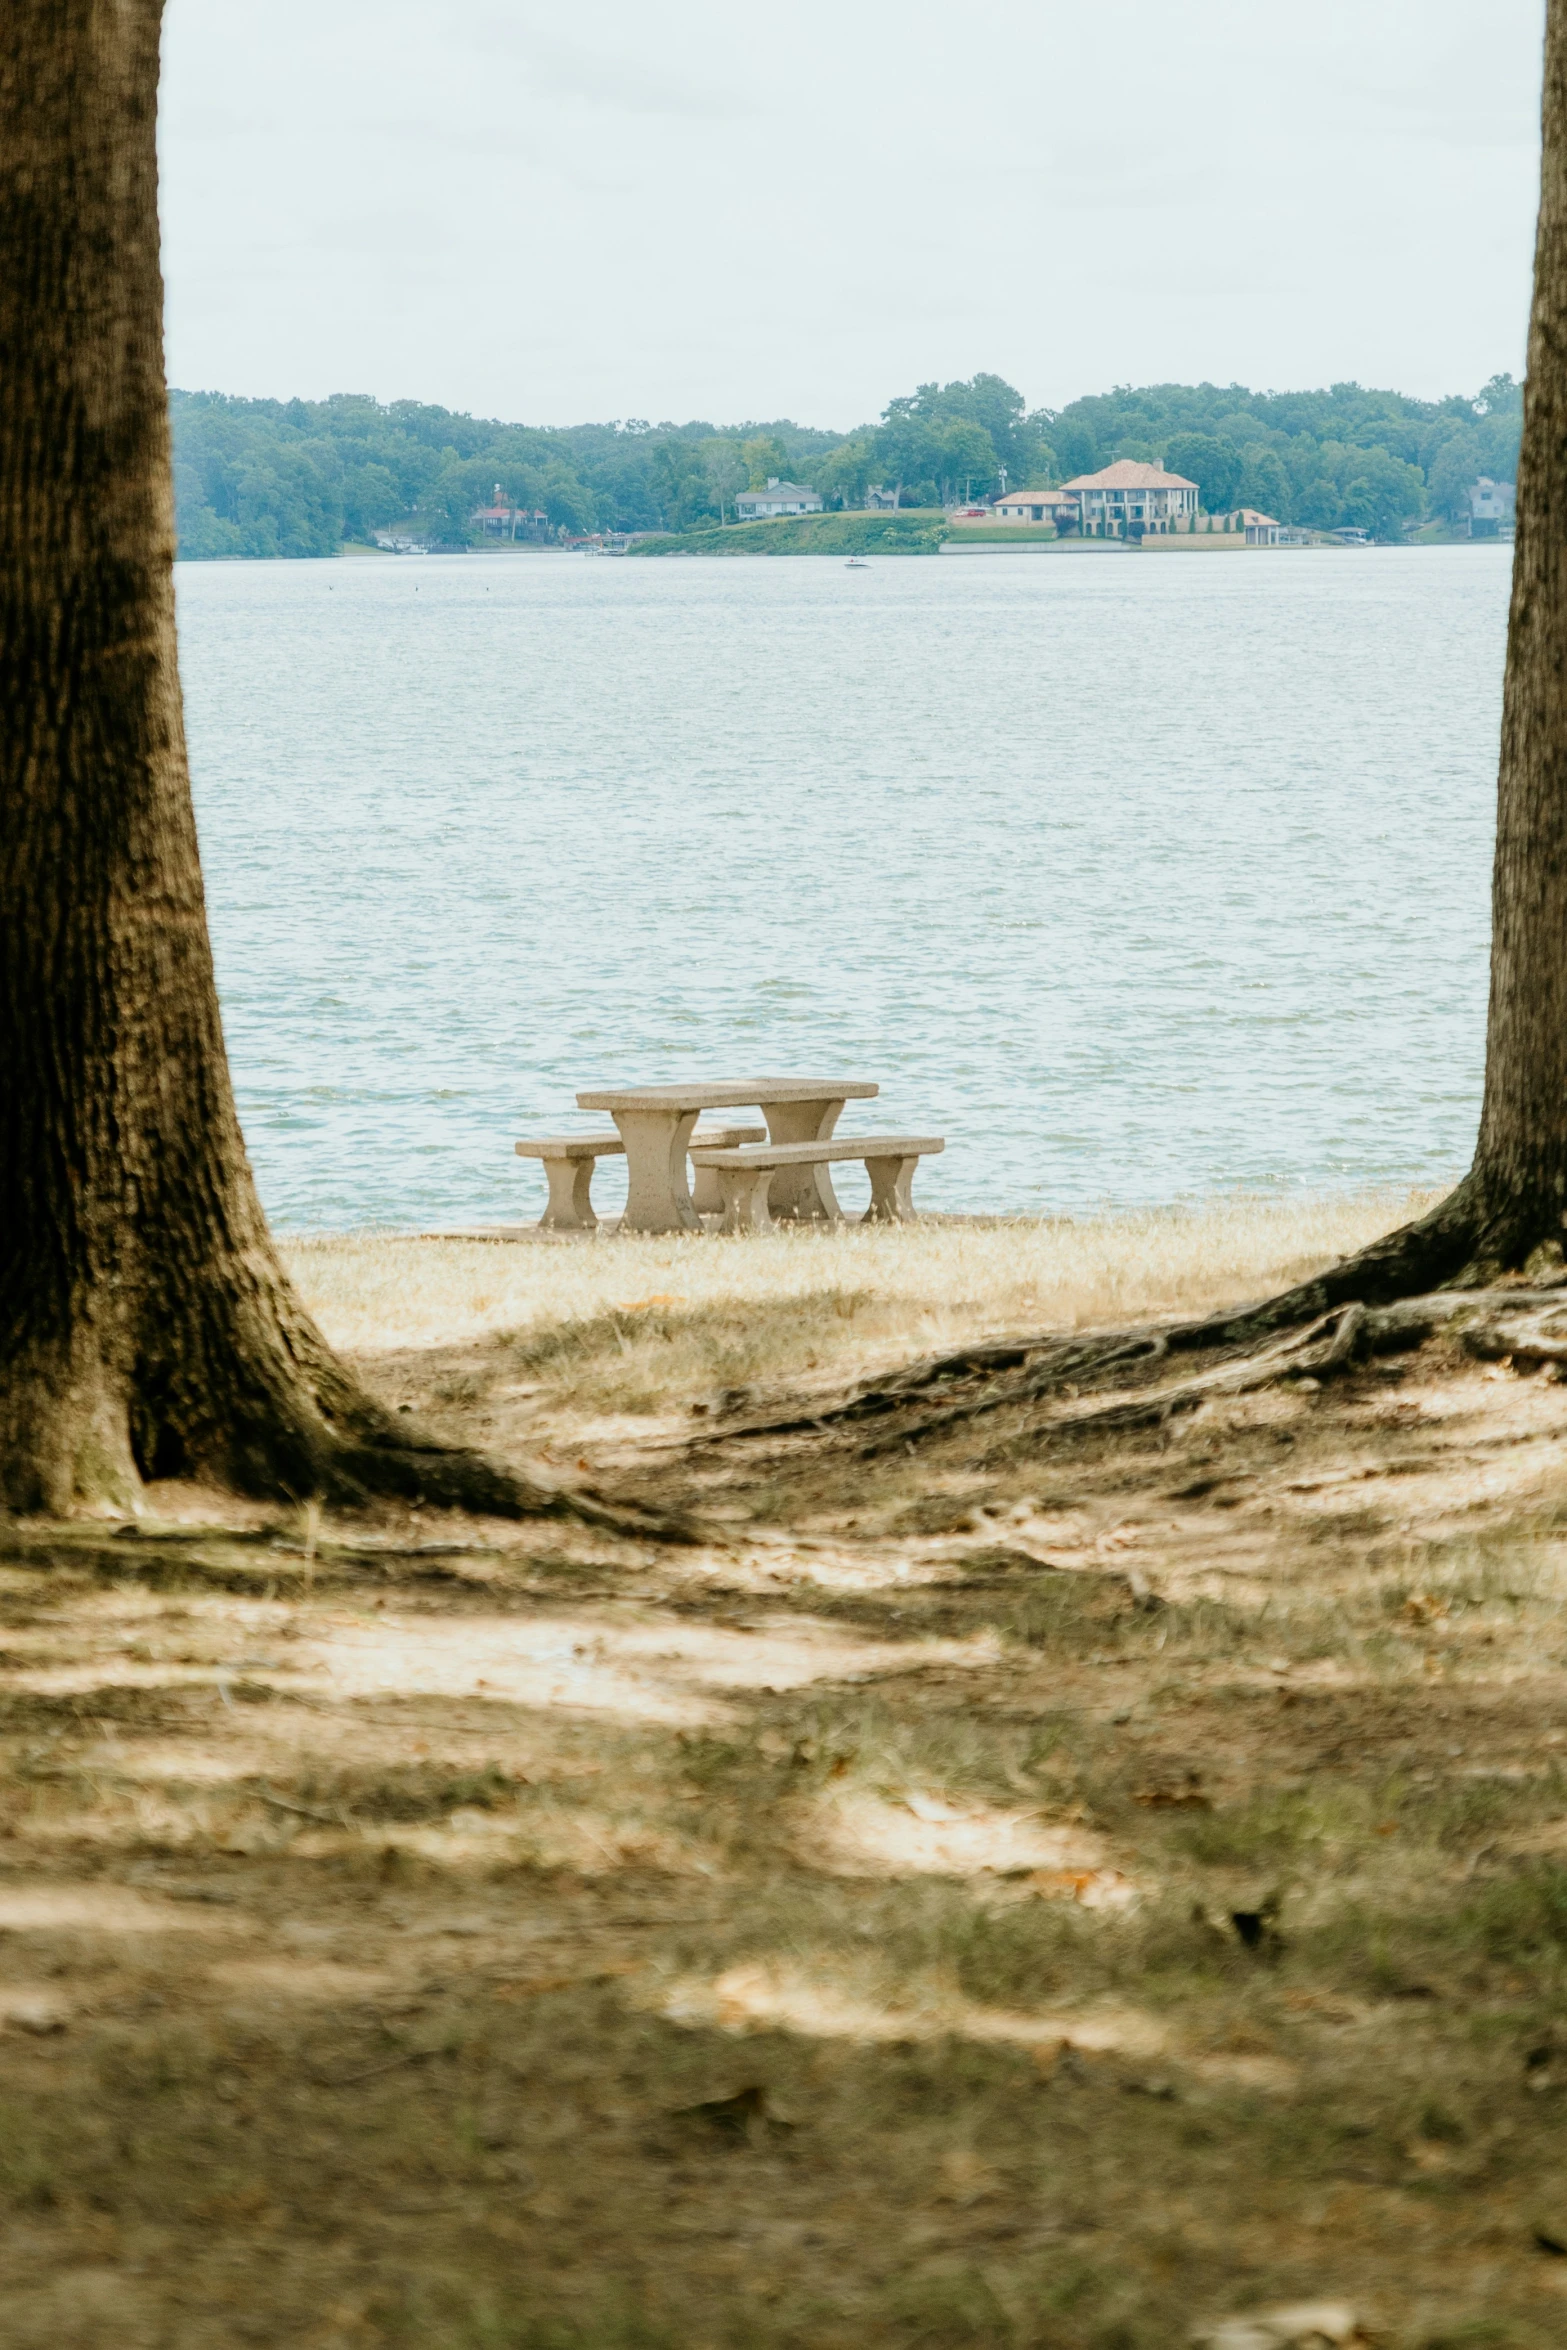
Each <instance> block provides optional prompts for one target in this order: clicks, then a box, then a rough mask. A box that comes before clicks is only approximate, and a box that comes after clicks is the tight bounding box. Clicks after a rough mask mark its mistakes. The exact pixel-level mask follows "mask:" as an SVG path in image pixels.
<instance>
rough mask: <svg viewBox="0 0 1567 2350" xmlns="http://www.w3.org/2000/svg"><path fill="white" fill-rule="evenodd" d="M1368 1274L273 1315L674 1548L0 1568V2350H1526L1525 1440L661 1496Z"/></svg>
mask: <svg viewBox="0 0 1567 2350" xmlns="http://www.w3.org/2000/svg"><path fill="white" fill-rule="evenodd" d="M1407 1205H1408V1203H1405V1202H1394V1201H1392V1200H1387V1199H1383V1200H1375V1201H1359V1202H1347V1203H1344V1202H1339V1203H1328V1204H1323V1203H1307V1204H1304V1205H1300V1206H1292V1205H1288V1204H1284V1203H1270V1204H1265V1205H1259V1204H1257V1203H1231V1204H1230V1205H1228V1206H1225V1207H1222V1208H1217V1209H1213V1210H1209V1211H1204V1212H1203V1213H1202V1214H1194V1215H1191V1216H1186V1217H1181V1216H1166V1217H1156V1216H1149V1217H1138V1218H1128V1219H1124V1220H1112V1221H1106V1222H1097V1223H1080V1224H1075V1225H1066V1224H1053V1225H1047V1226H1043V1227H1026V1226H1018V1225H1000V1226H994V1225H993V1226H986V1225H965V1224H957V1223H953V1224H946V1225H940V1224H938V1225H932V1226H926V1227H921V1228H916V1229H913V1230H910V1231H890V1232H882V1233H856V1232H852V1231H850V1232H844V1233H828V1234H821V1235H816V1234H810V1233H800V1234H781V1235H779V1236H777V1237H776V1239H768V1240H763V1241H742V1242H736V1243H732V1244H731V1243H726V1242H718V1241H713V1240H709V1239H701V1240H695V1241H690V1242H669V1241H662V1242H656V1241H651V1240H635V1241H633V1240H628V1241H626V1242H624V1243H622V1242H619V1241H617V1240H614V1239H603V1240H599V1241H596V1242H592V1243H586V1244H582V1243H566V1242H558V1243H549V1242H530V1243H520V1244H517V1245H497V1246H488V1247H487V1246H484V1245H483V1244H476V1243H459V1242H433V1243H431V1242H394V1241H388V1240H372V1239H367V1238H354V1239H348V1240H340V1241H314V1242H309V1243H302V1244H298V1245H296V1246H295V1247H293V1248H292V1249H291V1251H290V1254H291V1257H292V1260H293V1263H294V1268H295V1271H296V1273H297V1274H298V1276H299V1277H300V1279H301V1281H302V1283H303V1285H304V1286H305V1288H306V1291H307V1293H308V1294H309V1296H310V1298H311V1300H312V1303H313V1305H314V1307H315V1309H316V1311H317V1312H318V1313H319V1315H320V1316H321V1318H322V1320H323V1321H324V1323H325V1325H326V1327H327V1328H328V1330H329V1332H330V1333H331V1335H332V1336H333V1337H334V1338H335V1339H336V1340H337V1341H338V1342H339V1343H341V1344H343V1345H345V1346H347V1347H349V1348H350V1349H351V1350H352V1351H353V1352H354V1353H355V1354H356V1356H357V1358H358V1359H359V1360H360V1362H361V1363H362V1365H363V1366H364V1367H365V1369H366V1372H367V1375H368V1376H370V1377H371V1378H372V1379H373V1380H374V1381H375V1382H376V1383H377V1384H378V1386H379V1387H380V1389H381V1391H382V1392H383V1393H384V1394H385V1395H386V1396H387V1398H388V1400H389V1401H392V1402H393V1403H397V1404H401V1403H408V1404H410V1405H412V1406H414V1407H415V1408H416V1409H417V1410H418V1411H419V1412H420V1413H421V1414H422V1415H425V1416H427V1417H429V1418H430V1419H431V1420H432V1421H434V1423H435V1424H437V1425H438V1426H440V1427H441V1428H443V1429H444V1430H445V1431H446V1432H448V1433H450V1434H452V1435H462V1436H465V1437H467V1438H468V1439H470V1440H475V1441H482V1442H484V1443H486V1444H489V1445H491V1446H492V1447H494V1448H496V1449H498V1450H500V1451H503V1452H507V1453H511V1454H513V1455H515V1456H516V1457H528V1458H531V1459H534V1460H538V1459H541V1458H542V1459H544V1460H545V1461H546V1462H553V1464H554V1466H555V1468H556V1470H557V1472H558V1473H560V1474H567V1473H569V1474H571V1475H572V1476H575V1477H579V1478H583V1479H588V1478H591V1479H592V1480H593V1481H595V1482H596V1483H598V1484H600V1485H602V1486H603V1487H605V1488H607V1489H613V1490H620V1491H625V1492H627V1493H631V1492H636V1493H639V1494H644V1495H650V1496H653V1497H656V1498H659V1499H661V1500H664V1501H666V1502H670V1503H678V1504H679V1505H680V1506H682V1507H684V1508H686V1509H688V1510H691V1511H694V1512H696V1513H698V1514H699V1515H701V1516H702V1517H703V1518H704V1520H705V1521H706V1523H707V1525H708V1527H709V1528H710V1529H711V1531H712V1536H713V1538H712V1539H711V1540H710V1541H709V1542H707V1543H706V1544H705V1545H702V1546H697V1547H691V1548H685V1549H661V1548H658V1547H655V1546H653V1545H651V1544H647V1543H632V1542H622V1541H618V1540H610V1539H606V1538H603V1537H600V1536H597V1535H594V1534H590V1533H588V1532H586V1531H584V1530H574V1529H572V1528H570V1527H563V1526H561V1525H558V1524H541V1525H534V1526H526V1527H520V1528H519V1527H513V1526H505V1525H498V1524H494V1523H487V1522H480V1521H472V1520H461V1519H453V1518H449V1517H446V1516H444V1515H438V1514H436V1513H431V1512H428V1511H422V1510H411V1511H405V1510H403V1509H400V1508H399V1509H395V1510H377V1511H366V1512H364V1513H359V1514H355V1513H335V1512H334V1513H331V1514H330V1515H328V1516H325V1517H323V1516H322V1515H320V1514H319V1513H318V1512H316V1511H314V1510H311V1509H300V1510H289V1511H282V1512H279V1511H276V1510H264V1509H259V1508H246V1507H242V1506H239V1505H235V1504H233V1503H228V1502H224V1501H222V1500H220V1499H219V1498H218V1497H216V1496H213V1495H206V1494H202V1493H199V1492H196V1491H193V1490H192V1489H190V1488H184V1487H178V1486H167V1487H161V1488H156V1489H154V1490H153V1492H152V1494H151V1496H150V1501H151V1506H152V1510H153V1511H154V1512H155V1513H156V1515H155V1516H152V1517H149V1519H148V1520H147V1521H145V1522H144V1524H143V1527H142V1530H141V1531H139V1532H136V1533H126V1532H122V1531H119V1530H116V1529H115V1528H113V1527H111V1526H75V1527H49V1526H33V1527H25V1526H24V1527H19V1528H13V1529H11V1530H10V1532H9V1533H8V1534H7V1535H6V1537H5V1539H4V1544H3V1549H4V1558H3V1561H0V1609H3V1628H0V1635H3V1646H4V1656H3V1663H0V1742H3V1751H4V1755H5V1762H6V1775H5V1777H4V1780H3V1781H0V2019H3V2022H0V2269H3V2273H4V2276H5V2279H6V2285H5V2290H4V2293H3V2295H0V2344H3V2345H5V2350H13V2346H14V2350H46V2346H47V2350H56V2346H57V2345H59V2344H62V2343H66V2342H69V2343H70V2344H71V2345H72V2350H111V2345H112V2346H113V2350H140V2346H142V2345H146V2346H147V2350H152V2346H153V2345H157V2346H159V2350H163V2346H165V2345H167V2346H168V2350H219V2346H222V2350H229V2346H230V2345H232V2344H235V2343H246V2342H260V2343H277V2344H279V2345H281V2344H285V2343H286V2344H288V2345H290V2346H291V2350H292V2346H293V2345H309V2346H311V2350H360V2346H374V2345H380V2344H386V2345H389V2346H398V2350H400V2346H402V2345H409V2346H413V2345H418V2350H633V2346H639V2350H655V2346H660V2345H664V2346H668V2350H706V2346H711V2350H730V2346H738V2345H740V2344H742V2343H744V2344H746V2345H757V2346H760V2350H773V2346H776V2350H783V2346H785V2345H788V2346H790V2350H793V2346H795V2345H808V2346H809V2350H851V2346H852V2350H880V2346H882V2345H886V2346H887V2350H915V2346H917V2345H927V2346H932V2350H945V2346H946V2345H959V2344H965V2345H976V2346H978V2345H985V2346H986V2350H990V2346H992V2345H1007V2346H1011V2350H1170V2346H1171V2345H1173V2344H1176V2343H1180V2342H1183V2341H1185V2340H1186V2338H1187V2336H1188V2333H1189V2331H1190V2329H1191V2327H1192V2326H1193V2325H1194V2324H1195V2323H1196V2322H1197V2321H1198V2320H1206V2319H1209V2318H1212V2317H1216V2316H1218V2315H1220V2314H1222V2313H1223V2312H1225V2311H1228V2310H1235V2309H1242V2308H1247V2307H1252V2306H1255V2305H1257V2304H1261V2303H1268V2302H1274V2301H1283V2300H1303V2299H1328V2300H1347V2301H1350V2302H1352V2303H1354V2304H1356V2305H1357V2307H1358V2308H1359V2309H1360V2310H1361V2311H1362V2313H1363V2318H1364V2323H1365V2326H1366V2329H1367V2332H1368V2334H1372V2335H1374V2338H1375V2339H1376V2340H1377V2341H1379V2342H1383V2343H1386V2344H1387V2345H1389V2346H1390V2350H1439V2346H1441V2345H1448V2346H1456V2345H1458V2344H1460V2343H1462V2344H1467V2345H1471V2346H1472V2350H1478V2346H1479V2345H1481V2344H1488V2345H1493V2346H1504V2345H1509V2344H1511V2345H1516V2346H1518V2350H1530V2346H1533V2350H1545V2346H1546V2345H1548V2344H1554V2343H1556V2342H1559V2341H1560V2340H1561V2339H1562V2335H1563V2331H1564V2307H1567V2295H1564V2291H1563V2282H1564V2275H1567V2258H1563V2257H1561V2256H1560V2254H1559V2252H1558V2250H1557V2249H1556V2248H1557V2247H1558V2246H1560V2245H1563V2244H1567V2153H1564V2151H1563V2130H1562V2110H1563V2100H1564V2099H1567V2007H1564V1998H1567V1980H1564V1962H1567V1866H1564V1856H1567V1783H1564V1778H1563V1763H1562V1757H1563V1755H1564V1754H1567V1652H1564V1643H1563V1638H1562V1633H1561V1628H1560V1627H1561V1616H1562V1603H1563V1599H1564V1597H1567V1539H1564V1537H1567V1518H1564V1516H1563V1512H1562V1505H1561V1500H1560V1495H1561V1493H1562V1490H1563V1469H1564V1467H1567V1396H1564V1395H1563V1394H1562V1392H1561V1390H1560V1389H1559V1388H1558V1387H1556V1386H1547V1385H1543V1384H1541V1383H1540V1381H1538V1380H1525V1379H1520V1378H1516V1377H1514V1376H1513V1375H1511V1374H1510V1373H1508V1372H1506V1371H1503V1370H1501V1369H1500V1368H1498V1367H1490V1368H1482V1367H1481V1366H1479V1365H1478V1364H1474V1363H1470V1362H1468V1361H1466V1360H1465V1359H1464V1358H1463V1357H1461V1356H1460V1355H1458V1354H1457V1353H1456V1352H1452V1353H1449V1352H1446V1351H1443V1350H1440V1349H1433V1350H1428V1351H1427V1352H1426V1353H1424V1354H1422V1355H1420V1356H1418V1357H1413V1358H1409V1359H1407V1360H1403V1361H1394V1362H1384V1363H1381V1364H1377V1365H1373V1366H1370V1367H1368V1368H1367V1369H1365V1370H1364V1371H1361V1372H1357V1373H1355V1374H1353V1375H1352V1376H1351V1377H1350V1378H1349V1379H1348V1380H1346V1381H1345V1382H1343V1383H1342V1384H1341V1385H1339V1386H1336V1387H1331V1388H1329V1389H1326V1390H1322V1391H1317V1392H1313V1391H1310V1390H1305V1391H1300V1390H1294V1391H1290V1392H1283V1391H1272V1392H1267V1393H1263V1394H1260V1395H1257V1396H1253V1397H1250V1398H1245V1399H1240V1400H1233V1401H1230V1402H1226V1403H1224V1404H1222V1405H1213V1406H1210V1407H1209V1408H1208V1409H1207V1410H1206V1411H1205V1412H1204V1413H1202V1414H1200V1415H1199V1416H1198V1417H1196V1418H1195V1419H1193V1420H1191V1421H1189V1422H1186V1423H1183V1424H1180V1425H1178V1426H1175V1427H1173V1428H1171V1429H1169V1430H1166V1431H1165V1432H1163V1433H1161V1434H1148V1433H1141V1434H1135V1435H1130V1436H1128V1435H1124V1434H1121V1435H1115V1434H1109V1433H1104V1432H1101V1433H1099V1434H1097V1435H1094V1436H1085V1437H1080V1438H1078V1439H1077V1440H1075V1442H1074V1443H1073V1444H1072V1445H1071V1446H1070V1447H1069V1448H1062V1447H1060V1446H1059V1445H1058V1446H1057V1447H1055V1448H1053V1449H1051V1450H1049V1451H1044V1450H1042V1449H1041V1446H1040V1443H1039V1440H1038V1436H1037V1431H1036V1430H1035V1429H1034V1427H1033V1426H1032V1425H1031V1423H1030V1421H1029V1419H1028V1417H1027V1416H1026V1413H1024V1412H1022V1411H1016V1412H1013V1413H1011V1414H1005V1413H997V1414H995V1415H993V1416H992V1417H991V1418H989V1419H987V1420H985V1421H981V1422H977V1423H971V1424H969V1425H967V1426H965V1427H962V1428H956V1429H954V1430H952V1431H951V1432H950V1433H949V1434H948V1435H947V1436H946V1437H945V1438H939V1439H936V1440H934V1441H932V1442H930V1443H929V1444H927V1445H925V1446H924V1447H922V1448H921V1450H920V1451H919V1452H918V1453H917V1454H916V1455H914V1456H912V1457H911V1456H909V1455H907V1454H905V1453H904V1452H902V1451H898V1452H896V1453H895V1454H891V1455H886V1454H883V1455H878V1456H875V1457H871V1458H866V1457H864V1456H863V1455H862V1454H861V1452H860V1451H859V1449H858V1440H857V1439H856V1440H855V1441H852V1442H851V1441H850V1440H849V1438H848V1437H847V1436H846V1435H831V1434H813V1433H812V1432H811V1431H809V1430H806V1431H805V1432H803V1433H801V1434H796V1435H793V1436H787V1437H775V1438H772V1439H765V1440H751V1441H733V1440H731V1441H718V1442H715V1443H707V1442H703V1443H701V1444H699V1445H695V1446H693V1445H692V1443H691V1442H690V1439H691V1438H692V1437H695V1436H700V1437H704V1438H705V1437H706V1435H707V1434H708V1433H709V1432H710V1431H712V1430H714V1429H717V1430H719V1431H720V1432H721V1431H722V1430H723V1429H724V1428H726V1427H728V1426H731V1425H738V1424H739V1423H741V1422H743V1421H745V1420H747V1419H753V1418H757V1417H760V1416H763V1415H764V1412H765V1409H766V1408H767V1407H769V1406H771V1405H773V1404H776V1403H778V1402H779V1401H780V1400H781V1399H782V1398H783V1397H784V1396H785V1395H815V1396H818V1397H820V1398H825V1397H827V1396H828V1395H829V1394H832V1393H839V1392H841V1391H842V1388H843V1386H844V1385H845V1383H847V1382H848V1381H850V1380H851V1379H853V1378H854V1377H856V1376H858V1375H861V1374H863V1373H865V1372H867V1371H869V1370H873V1369H876V1368H879V1367H882V1366H884V1365H885V1364H887V1363H889V1362H892V1361H895V1360H899V1359H902V1358H903V1357H904V1356H906V1355H907V1354H909V1353H911V1352H914V1351H918V1350H920V1349H922V1348H926V1347H931V1348H935V1347H943V1346H946V1345H948V1344H949V1343H954V1342H956V1343H962V1342H963V1341H964V1340H965V1339H966V1338H968V1337H971V1336H974V1335H976V1334H978V1333H980V1332H991V1333H996V1332H1002V1331H1006V1330H1015V1329H1018V1328H1025V1327H1034V1326H1036V1324H1043V1323H1045V1322H1054V1323H1056V1324H1058V1325H1060V1324H1071V1323H1074V1322H1077V1323H1091V1322H1099V1321H1104V1320H1110V1319H1114V1320H1120V1319H1123V1318H1125V1317H1126V1316H1128V1315H1129V1314H1132V1313H1134V1312H1139V1311H1144V1312H1160V1311H1168V1310H1174V1309H1185V1308H1188V1307H1192V1306H1196V1305H1200V1304H1206V1303H1209V1302H1212V1301H1214V1300H1215V1299H1216V1298H1218V1297H1220V1296H1224V1295H1233V1296H1239V1295H1241V1294H1244V1293H1248V1292H1253V1291H1256V1290H1259V1289H1263V1288H1266V1287H1267V1286H1269V1285H1270V1284H1272V1283H1274V1282H1276V1281H1280V1280H1283V1279H1286V1278H1289V1277H1292V1276H1293V1275H1295V1274H1296V1273H1298V1272H1300V1271H1303V1270H1304V1269H1306V1267H1308V1266H1309V1265H1310V1264H1312V1263H1321V1262H1322V1261H1324V1260H1325V1258H1326V1257H1328V1256H1330V1255H1334V1254H1338V1253H1340V1252H1341V1251H1342V1250H1343V1249H1345V1248H1348V1247H1352V1246H1354V1245H1355V1244H1356V1242H1357V1241H1358V1240H1360V1239H1362V1238H1364V1237H1365V1236H1366V1235H1367V1234H1368V1233H1370V1232H1372V1231H1374V1230H1376V1229H1378V1228H1380V1227H1382V1226H1384V1225H1386V1224H1387V1223H1388V1222H1390V1221H1391V1220H1393V1218H1394V1217H1395V1216H1396V1215H1397V1214H1400V1213H1402V1212H1404V1209H1405V1207H1406V1206H1407Z"/></svg>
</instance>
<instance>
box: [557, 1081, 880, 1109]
mask: <svg viewBox="0 0 1567 2350" xmlns="http://www.w3.org/2000/svg"><path fill="white" fill-rule="evenodd" d="M880 1091H881V1088H880V1086H879V1085H872V1084H870V1083H868V1082H867V1080H866V1079H865V1078H863V1077H742V1078H737V1079H736V1080H735V1081H734V1083H733V1084H730V1085H695V1084H692V1085H626V1086H610V1087H606V1088H604V1089H602V1090H601V1091H599V1092H596V1093H579V1094H578V1096H577V1107H578V1109H579V1110H738V1109H746V1108H749V1107H750V1105H751V1104H752V1103H753V1102H754V1103H755V1104H756V1105H757V1107H758V1108H760V1107H761V1105H762V1104H763V1103H764V1102H848V1101H856V1102H863V1101H869V1100H870V1098H871V1096H872V1094H875V1093H879V1092H880Z"/></svg>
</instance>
